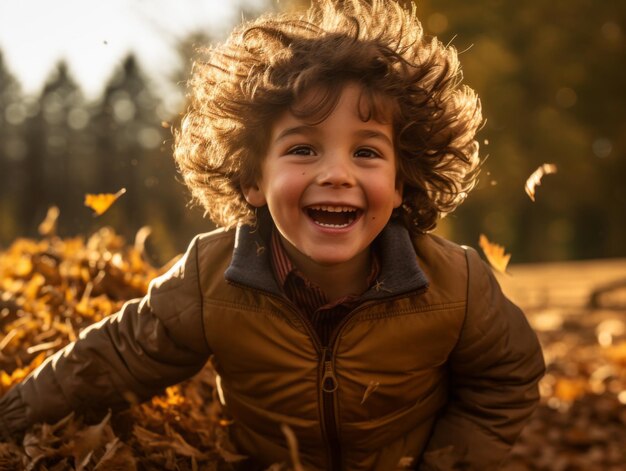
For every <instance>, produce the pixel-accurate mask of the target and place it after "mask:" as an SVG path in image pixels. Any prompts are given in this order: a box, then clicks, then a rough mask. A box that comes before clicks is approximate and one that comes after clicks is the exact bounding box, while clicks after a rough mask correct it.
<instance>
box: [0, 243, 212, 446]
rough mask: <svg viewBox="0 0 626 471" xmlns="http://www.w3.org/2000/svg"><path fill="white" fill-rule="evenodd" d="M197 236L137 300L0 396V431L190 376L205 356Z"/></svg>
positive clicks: (130, 397)
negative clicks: (182, 254) (174, 263)
mask: <svg viewBox="0 0 626 471" xmlns="http://www.w3.org/2000/svg"><path fill="white" fill-rule="evenodd" d="M197 253H198V251H197V239H195V240H194V241H193V242H192V244H191V245H190V247H189V249H188V251H187V253H186V254H185V255H184V256H183V257H182V258H181V259H180V260H179V261H178V262H177V263H176V265H174V266H173V267H172V269H171V270H169V271H168V272H167V273H165V274H164V275H162V276H161V277H159V278H156V279H155V280H153V281H152V282H151V284H150V288H149V291H148V294H147V295H146V296H145V297H144V298H143V299H137V300H133V301H129V302H127V303H126V304H125V305H124V306H123V308H122V309H121V310H120V311H119V312H118V313H116V314H114V315H111V316H109V317H107V318H105V319H103V320H102V321H100V322H98V323H96V324H94V325H92V326H90V327H89V328H87V329H85V330H84V331H82V332H81V333H80V335H79V338H78V339H77V340H76V341H75V342H73V343H71V344H69V345H67V346H66V347H65V348H63V349H62V350H60V351H58V352H57V353H56V354H54V355H53V356H51V357H50V358H48V359H47V360H46V361H45V362H44V363H43V364H42V365H41V366H40V367H39V368H37V369H36V370H35V371H33V372H32V373H31V374H30V375H29V376H28V377H26V378H25V379H24V380H23V381H22V382H21V383H19V384H17V385H16V386H15V387H13V388H12V389H11V390H10V391H9V392H8V393H7V394H6V395H5V396H4V397H2V398H1V399H0V432H2V433H3V434H5V435H6V434H11V435H18V434H20V433H22V432H23V431H24V430H26V429H27V428H28V427H30V426H31V425H33V424H35V423H39V422H54V421H57V420H59V419H61V418H63V417H65V416H66V415H67V414H69V413H70V412H71V411H78V412H88V411H93V410H101V409H106V408H113V409H121V408H124V407H126V406H128V404H129V403H133V402H138V401H142V400H145V399H147V398H149V397H150V396H152V395H154V394H157V393H159V392H160V391H161V390H162V389H163V388H164V387H166V386H168V385H171V384H174V383H177V382H180V381H182V380H184V379H186V378H188V377H190V376H192V375H193V374H195V373H197V372H198V371H199V370H200V369H201V368H202V367H203V366H204V364H205V362H206V360H207V359H208V356H209V353H210V352H209V349H208V347H207V344H206V340H205V336H204V327H203V322H202V295H201V292H200V287H199V278H198V260H197Z"/></svg>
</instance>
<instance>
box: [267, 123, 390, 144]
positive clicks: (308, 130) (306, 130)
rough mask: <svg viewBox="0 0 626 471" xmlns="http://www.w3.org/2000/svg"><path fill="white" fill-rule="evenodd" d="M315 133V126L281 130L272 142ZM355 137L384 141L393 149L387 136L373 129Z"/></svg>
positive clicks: (362, 131) (363, 131) (359, 132)
mask: <svg viewBox="0 0 626 471" xmlns="http://www.w3.org/2000/svg"><path fill="white" fill-rule="evenodd" d="M315 132H316V127H315V126H310V125H307V124H303V125H300V126H294V127H291V128H287V129H284V130H282V131H281V132H280V134H278V136H276V139H274V140H275V141H279V140H280V139H283V138H285V137H287V136H291V135H293V134H314V133H315ZM356 135H357V136H359V137H362V138H366V139H381V140H383V141H385V142H386V143H387V144H388V145H390V146H391V147H393V142H392V141H391V139H390V138H389V136H387V135H386V134H384V133H382V132H380V131H375V130H373V129H362V130H360V131H357V132H356Z"/></svg>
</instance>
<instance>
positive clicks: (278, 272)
mask: <svg viewBox="0 0 626 471" xmlns="http://www.w3.org/2000/svg"><path fill="white" fill-rule="evenodd" d="M270 254H271V261H272V269H273V270H274V276H275V277H276V281H277V282H278V285H279V286H280V287H281V288H284V287H285V283H287V279H288V277H289V275H291V274H293V275H294V276H298V277H300V278H302V279H303V280H304V282H305V283H306V284H307V285H309V284H310V281H309V280H308V279H307V278H306V276H305V275H304V274H303V273H302V272H300V271H299V270H298V269H297V268H296V267H295V266H294V265H293V263H292V262H291V259H290V258H289V255H288V254H287V251H286V250H285V247H284V246H283V243H282V241H281V240H280V235H279V234H278V231H277V230H276V228H274V229H273V230H272V236H271V240H270ZM379 271H380V263H379V262H378V255H377V254H376V251H374V252H373V254H372V266H371V269H370V273H369V275H368V278H367V286H368V287H370V286H373V285H374V283H375V282H376V279H377V277H378V273H379ZM360 294H361V293H359V294H358V295H360ZM358 295H357V296H358Z"/></svg>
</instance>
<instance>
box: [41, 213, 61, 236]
mask: <svg viewBox="0 0 626 471" xmlns="http://www.w3.org/2000/svg"><path fill="white" fill-rule="evenodd" d="M59 213H60V211H59V208H57V207H56V206H50V207H49V208H48V212H47V213H46V217H45V218H44V220H43V221H42V222H41V224H39V227H38V230H39V234H41V235H42V236H44V237H46V236H52V235H54V234H55V233H56V230H57V220H58V219H59Z"/></svg>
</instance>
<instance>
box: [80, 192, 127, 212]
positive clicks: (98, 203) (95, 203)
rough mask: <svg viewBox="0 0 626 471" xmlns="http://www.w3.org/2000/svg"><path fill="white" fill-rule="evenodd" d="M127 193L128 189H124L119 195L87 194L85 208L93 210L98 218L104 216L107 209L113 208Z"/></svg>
mask: <svg viewBox="0 0 626 471" xmlns="http://www.w3.org/2000/svg"><path fill="white" fill-rule="evenodd" d="M124 193H126V188H122V189H121V190H120V191H118V192H117V193H115V194H113V193H98V194H95V195H93V194H90V193H88V194H86V195H85V206H88V207H89V208H91V209H93V210H94V212H95V213H96V215H97V216H100V215H102V214H104V213H105V212H106V211H107V209H109V208H110V207H111V205H112V204H113V203H115V201H116V200H117V199H118V198H119V197H120V196H122V195H123V194H124Z"/></svg>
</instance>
